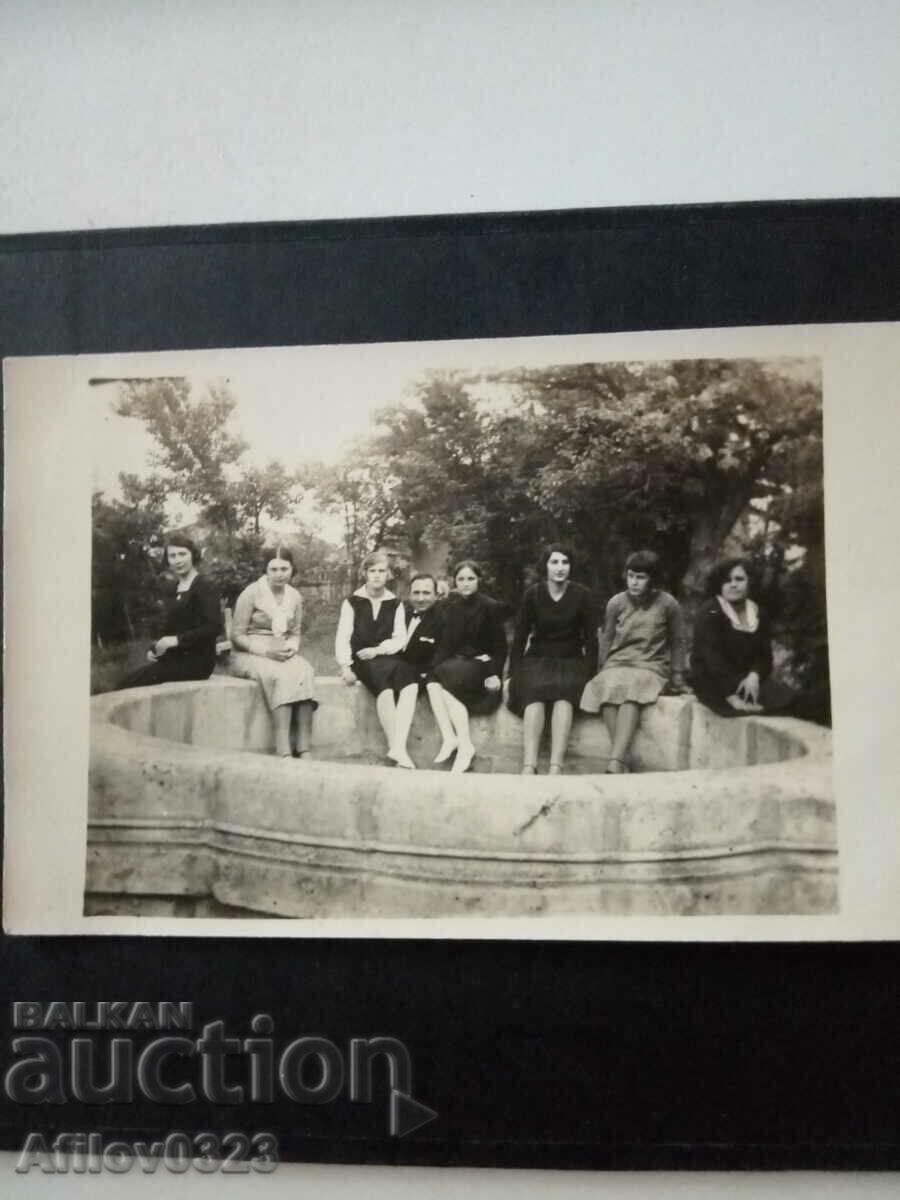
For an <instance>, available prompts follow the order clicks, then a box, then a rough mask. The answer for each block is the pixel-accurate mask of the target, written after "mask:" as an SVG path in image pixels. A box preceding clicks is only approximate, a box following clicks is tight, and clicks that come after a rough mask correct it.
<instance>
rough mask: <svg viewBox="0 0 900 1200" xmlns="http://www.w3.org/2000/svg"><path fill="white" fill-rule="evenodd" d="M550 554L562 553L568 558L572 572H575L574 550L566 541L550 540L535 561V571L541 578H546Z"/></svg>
mask: <svg viewBox="0 0 900 1200" xmlns="http://www.w3.org/2000/svg"><path fill="white" fill-rule="evenodd" d="M551 554H563V555H565V557H566V558H567V559H568V560H569V566H570V568H571V571H572V574H574V572H575V552H574V551H573V549H572V547H571V546H570V545H568V544H567V543H566V542H550V543H549V544H548V545H547V546H545V547H544V552H543V554H542V555H541V557H540V558H539V559H538V562H537V572H538V575H539V576H540V577H541V579H546V578H547V563H548V562H549V561H550V556H551Z"/></svg>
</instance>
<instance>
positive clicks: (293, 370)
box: [85, 343, 496, 538]
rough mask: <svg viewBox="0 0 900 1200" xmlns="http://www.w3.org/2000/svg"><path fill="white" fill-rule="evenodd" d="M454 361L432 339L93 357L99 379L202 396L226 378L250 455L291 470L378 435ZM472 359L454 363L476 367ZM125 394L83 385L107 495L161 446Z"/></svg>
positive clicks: (98, 483)
mask: <svg viewBox="0 0 900 1200" xmlns="http://www.w3.org/2000/svg"><path fill="white" fill-rule="evenodd" d="M451 345H452V344H447V346H448V347H449V346H451ZM457 345H458V343H457ZM469 354H471V343H469ZM454 357H455V356H454V355H453V353H452V351H450V350H448V349H445V348H444V347H438V346H435V344H433V343H430V344H429V343H422V344H418V345H412V346H410V345H409V344H406V345H404V346H403V347H402V351H401V350H400V348H399V347H396V346H391V345H379V346H344V347H305V348H295V349H274V350H252V351H247V350H244V351H217V352H191V353H187V354H184V355H175V354H169V353H167V354H165V355H153V356H142V358H141V359H140V360H138V359H136V358H130V359H128V360H126V359H125V358H124V357H123V356H115V357H111V358H109V359H107V360H99V359H94V360H92V363H91V368H92V369H91V376H92V377H95V378H96V377H98V376H100V377H103V378H109V377H113V378H114V377H116V376H118V375H119V374H120V373H121V375H122V376H126V377H135V376H143V375H147V376H148V377H152V376H153V375H185V376H186V377H187V378H188V379H189V380H190V381H191V384H192V394H193V395H194V396H196V397H200V396H202V395H204V394H205V391H206V386H207V384H208V383H209V382H211V381H212V382H217V381H220V380H224V381H227V383H228V386H229V388H230V389H231V391H232V394H233V395H234V397H235V399H236V400H237V407H236V409H235V411H234V414H233V416H232V430H233V431H234V432H235V433H238V434H240V436H242V437H243V438H244V439H245V441H247V442H248V443H249V447H248V450H247V452H246V455H245V457H244V459H243V460H242V461H243V462H244V463H246V464H247V465H264V464H265V463H267V462H269V461H270V460H271V459H278V460H279V461H280V462H282V463H283V464H284V466H285V467H286V468H288V470H290V469H292V468H294V467H295V466H297V464H299V463H300V462H301V461H303V460H305V459H311V458H315V459H323V460H325V461H326V462H334V461H336V460H337V459H339V458H340V457H341V456H342V454H343V452H344V450H345V449H346V447H347V445H348V443H349V442H351V441H352V440H353V439H355V438H358V437H363V436H366V435H367V434H370V433H372V432H373V431H374V425H373V416H374V414H375V412H376V411H377V410H378V409H379V408H384V407H387V406H390V405H396V404H401V403H406V404H414V403H415V395H414V385H415V382H416V380H417V379H420V378H421V377H422V374H423V372H424V371H426V370H427V369H429V368H433V367H441V366H452V365H454ZM492 357H496V355H495V354H494V355H493V356H492ZM471 362H472V360H471V358H469V359H468V360H466V361H465V362H464V363H463V362H462V361H460V362H458V363H457V364H456V365H465V366H466V367H467V368H469V367H471ZM489 365H492V364H489ZM118 391H119V389H118V385H116V384H115V383H106V384H103V385H101V386H90V387H86V388H85V393H86V395H87V404H88V408H89V414H90V416H89V419H90V434H91V441H90V444H91V446H92V450H93V482H94V487H95V488H98V489H100V490H102V491H103V492H104V493H105V494H106V495H107V496H116V495H118V494H119V485H118V476H119V472H120V471H126V472H131V473H134V474H137V475H144V474H146V473H148V472H149V471H150V469H151V468H150V462H149V458H150V455H151V453H152V451H153V449H154V443H153V440H152V438H150V436H149V435H148V434H147V432H146V430H145V428H144V425H143V423H142V422H141V421H139V420H135V419H133V418H124V417H119V416H117V415H116V414H115V412H114V411H113V406H114V404H115V401H116V398H117V396H118ZM168 515H169V519H170V521H171V522H172V523H173V524H177V523H180V522H181V521H184V520H190V519H191V517H192V516H193V514H192V513H191V512H190V510H188V509H186V508H185V506H184V504H183V503H182V502H180V501H178V500H175V501H173V503H172V505H171V506H170V511H169V514H168ZM297 515H298V516H299V517H300V519H301V520H304V521H307V522H311V523H314V524H318V525H319V527H320V530H321V532H322V535H323V536H326V537H329V538H337V537H339V534H340V527H339V524H338V523H336V522H334V521H333V520H331V519H329V518H322V517H321V516H320V514H317V513H316V512H314V511H313V510H311V509H310V508H309V507H307V508H306V509H305V510H304V508H303V507H301V508H300V509H298V511H297Z"/></svg>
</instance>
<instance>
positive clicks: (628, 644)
mask: <svg viewBox="0 0 900 1200" xmlns="http://www.w3.org/2000/svg"><path fill="white" fill-rule="evenodd" d="M684 659H685V650H684V619H683V617H682V614H681V605H680V604H679V603H678V601H677V600H676V599H675V597H674V596H670V595H669V593H668V592H663V591H654V592H651V593H650V594H649V595H648V596H647V597H646V599H644V598H642V599H641V600H640V601H635V600H632V598H631V596H629V594H628V592H619V593H618V594H617V595H615V596H613V598H612V599H611V600H610V602H609V604H607V606H606V619H605V621H604V623H603V632H602V634H601V636H600V657H599V661H600V662H601V663H602V664H603V665H602V666H601V668H600V670H599V671H598V673H597V674H596V675H595V676H594V678H593V679H592V680H590V682H589V683H588V684H587V686H586V687H585V689H584V694H583V695H582V697H581V708H582V709H583V710H584V711H585V712H591V713H595V712H599V711H600V709H601V708H602V706H603V705H604V704H624V703H625V702H626V701H630V702H632V703H634V704H654V703H655V702H656V701H657V700H658V699H659V695H660V692H662V690H663V688H664V687H665V686H666V684H667V683H668V682H669V677H670V675H671V674H672V673H674V672H678V673H681V672H683V671H684Z"/></svg>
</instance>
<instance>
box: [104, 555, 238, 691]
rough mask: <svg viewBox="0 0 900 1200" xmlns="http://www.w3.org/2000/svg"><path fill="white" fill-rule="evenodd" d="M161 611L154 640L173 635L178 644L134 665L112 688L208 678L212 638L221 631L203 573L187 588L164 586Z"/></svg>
mask: <svg viewBox="0 0 900 1200" xmlns="http://www.w3.org/2000/svg"><path fill="white" fill-rule="evenodd" d="M167 591H168V595H167V596H166V600H165V612H164V614H163V617H162V620H161V621H160V623H159V632H158V633H156V637H155V639H154V641H155V640H157V639H159V638H161V637H171V636H175V637H177V638H178V645H177V646H174V647H173V648H172V649H171V650H167V651H166V652H165V654H163V655H161V656H160V658H158V659H157V661H156V662H153V663H147V664H146V665H145V666H143V667H138V669H137V670H136V671H132V672H131V674H129V675H126V676H125V678H124V679H121V680H120V681H119V683H118V684H117V685H116V690H117V691H118V690H121V689H122V688H131V687H152V686H153V685H154V684H157V683H181V682H186V681H187V680H191V679H209V677H210V675H212V671H213V667H214V666H215V665H216V638H217V637H218V636H219V633H220V632H221V630H222V608H221V605H220V603H219V593H218V592H217V591H216V589H215V587H214V586H213V585H212V584H211V583H210V581H209V580H208V579H206V578H205V577H204V576H203V575H195V576H194V578H193V579H192V580H191V585H190V587H188V588H186V589H185V590H184V591H183V592H179V591H178V590H177V589H176V588H175V587H174V586H172V585H169V586H168V588H167Z"/></svg>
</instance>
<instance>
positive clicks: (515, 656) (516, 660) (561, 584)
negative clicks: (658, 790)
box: [507, 545, 597, 775]
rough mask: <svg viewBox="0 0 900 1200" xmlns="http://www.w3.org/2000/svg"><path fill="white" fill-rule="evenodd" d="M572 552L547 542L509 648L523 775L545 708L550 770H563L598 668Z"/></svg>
mask: <svg viewBox="0 0 900 1200" xmlns="http://www.w3.org/2000/svg"><path fill="white" fill-rule="evenodd" d="M572 561H573V559H572V552H571V550H570V549H569V548H568V547H567V546H560V545H552V546H549V547H548V548H547V550H546V551H545V552H544V554H543V556H542V558H541V561H540V573H541V575H542V576H543V579H542V582H541V583H537V584H535V585H534V587H531V588H529V589H528V591H527V592H526V593H525V596H524V599H523V601H522V607H521V609H520V611H519V617H518V620H517V621H516V629H515V633H514V635H513V643H512V649H511V651H510V673H509V698H508V700H507V704H508V705H509V708H510V709H511V710H512V711H513V712H514V713H515V714H516V715H517V716H520V717H523V718H524V753H523V762H522V774H523V775H534V774H535V773H536V772H537V759H538V748H539V747H540V743H541V735H542V734H543V732H544V725H545V723H546V719H547V709H548V707H549V708H550V714H551V715H550V774H551V775H559V774H561V773H562V768H563V761H564V759H565V756H566V749H567V747H568V744H569V734H570V733H571V731H572V718H573V715H574V712H575V709H576V708H577V706H578V703H579V701H580V699H581V693H582V692H583V691H584V686H585V684H586V683H587V681H588V680H589V679H590V678H591V676H592V675H593V674H594V672H595V671H596V670H597V618H596V614H595V610H594V604H593V601H592V600H591V594H590V592H589V591H588V589H587V588H586V587H584V585H583V584H580V583H574V582H573V581H572V579H571V578H570V576H571V573H572Z"/></svg>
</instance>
